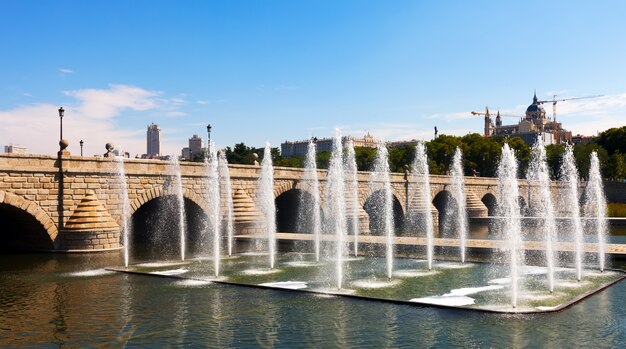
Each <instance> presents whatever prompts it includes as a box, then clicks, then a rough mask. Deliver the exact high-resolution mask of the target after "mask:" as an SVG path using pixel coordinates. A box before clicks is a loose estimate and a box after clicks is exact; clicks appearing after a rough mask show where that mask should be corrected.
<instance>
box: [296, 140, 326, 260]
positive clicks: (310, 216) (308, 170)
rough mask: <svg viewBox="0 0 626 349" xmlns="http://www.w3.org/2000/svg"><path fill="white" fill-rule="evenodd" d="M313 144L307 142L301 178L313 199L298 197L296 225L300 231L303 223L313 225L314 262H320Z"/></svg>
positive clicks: (315, 167) (318, 198) (316, 184)
mask: <svg viewBox="0 0 626 349" xmlns="http://www.w3.org/2000/svg"><path fill="white" fill-rule="evenodd" d="M315 154H316V151H315V142H314V141H313V139H311V140H309V146H308V150H307V155H306V160H305V163H304V174H303V176H302V182H303V183H304V186H306V188H307V189H308V190H309V193H310V194H311V196H312V197H313V200H312V201H309V200H306V197H305V196H304V193H301V195H300V206H299V207H300V212H298V217H297V219H298V224H299V225H300V227H299V228H300V229H299V230H302V229H303V228H304V227H303V226H302V225H303V223H304V222H305V221H309V220H311V221H312V223H313V226H312V233H313V236H314V241H315V244H314V250H315V261H316V262H319V261H320V236H321V234H322V232H321V230H322V217H321V213H320V202H319V201H320V187H319V181H318V178H317V163H316V159H315Z"/></svg>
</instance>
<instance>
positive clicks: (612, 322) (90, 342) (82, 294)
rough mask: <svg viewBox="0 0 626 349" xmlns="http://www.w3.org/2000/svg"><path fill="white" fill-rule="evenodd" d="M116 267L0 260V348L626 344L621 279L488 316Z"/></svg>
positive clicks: (112, 260)
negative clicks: (570, 298)
mask: <svg viewBox="0 0 626 349" xmlns="http://www.w3.org/2000/svg"><path fill="white" fill-rule="evenodd" d="M122 263H123V256H122V255H121V253H120V254H119V255H118V254H115V253H114V254H106V255H56V254H17V255H2V256H0V347H3V348H5V347H9V348H11V347H20V348H23V347H29V348H55V347H68V348H74V347H105V348H109V347H110V348H118V347H153V348H154V347H209V348H257V347H262V348H300V347H302V348H331V347H341V348H364V347H371V348H381V347H442V348H447V347H452V346H456V347H468V348H473V347H476V348H483V347H499V348H503V347H563V348H570V347H594V348H602V347H605V348H616V347H624V346H625V345H626V282H621V283H618V284H617V285H615V286H612V287H610V288H608V289H606V290H604V291H602V292H600V293H598V294H596V295H594V296H593V297H591V298H588V299H587V300H585V301H583V302H581V303H579V304H576V305H574V306H573V307H571V308H569V309H567V310H564V311H562V312H560V313H556V314H542V315H530V316H529V315H498V314H485V313H478V312H468V311H463V310H449V309H439V308H431V307H421V306H417V305H416V306H410V305H398V304H389V303H382V302H376V301H366V300H358V299H346V298H340V297H322V296H314V295H309V294H301V293H296V292H290V291H280V290H264V289H253V288H246V287H238V286H226V285H218V284H207V283H201V282H193V281H181V280H176V279H171V278H162V277H156V276H141V275H128V274H121V273H112V272H107V271H105V270H104V269H103V268H104V267H107V266H113V265H116V266H119V265H122ZM613 263H614V264H613V266H614V267H620V268H625V267H626V263H623V262H613Z"/></svg>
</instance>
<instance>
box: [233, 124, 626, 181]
mask: <svg viewBox="0 0 626 349" xmlns="http://www.w3.org/2000/svg"><path fill="white" fill-rule="evenodd" d="M505 143H508V144H509V146H510V147H511V148H512V149H513V150H514V152H515V156H516V157H517V160H518V163H519V174H518V175H519V176H520V177H524V175H525V174H526V170H527V169H528V165H529V162H530V154H531V148H530V147H529V146H528V145H526V143H524V141H523V140H522V139H521V138H519V137H503V136H498V137H487V138H486V137H483V136H481V135H479V134H477V133H473V134H468V135H465V136H461V137H458V136H449V135H440V136H438V137H437V138H435V139H433V140H431V141H429V142H426V149H427V152H428V162H429V164H428V165H429V168H430V173H431V174H447V173H448V171H449V170H450V167H451V165H452V157H453V156H454V152H455V150H456V148H457V147H460V148H461V150H462V152H463V168H464V171H465V174H466V175H467V176H472V175H476V176H483V177H494V176H496V172H497V168H498V162H499V161H500V153H501V149H502V146H503V145H504V144H505ZM593 151H596V152H597V153H598V158H599V160H600V166H601V172H602V174H603V176H604V177H605V178H607V179H611V180H619V181H622V180H625V179H626V126H624V127H621V128H611V129H609V130H606V131H604V132H602V133H601V134H600V135H599V136H598V137H597V138H595V139H594V140H593V141H591V142H589V143H579V144H576V145H574V157H575V158H576V164H577V166H578V170H579V173H580V175H581V177H583V178H588V176H589V156H590V154H591V152H593ZM564 152H565V145H563V144H559V145H555V144H553V145H548V146H546V154H547V158H548V165H549V167H550V172H551V175H552V177H553V178H558V176H559V168H560V166H561V159H562V157H563V153H564ZM253 153H256V154H258V157H259V160H258V161H259V162H261V161H262V158H263V148H252V147H249V146H246V145H245V144H244V143H239V144H236V145H235V146H234V147H233V148H231V147H226V149H225V154H226V158H227V159H228V162H229V163H231V164H252V163H253V161H254V158H253V155H252V154H253ZM355 155H356V162H357V167H358V169H359V170H360V171H368V170H371V169H372V166H373V164H374V160H375V158H376V149H375V148H364V147H356V148H355ZM414 157H415V146H414V145H405V146H400V147H394V148H391V149H389V166H390V168H391V171H393V172H403V171H404V168H405V165H406V166H408V168H409V169H410V168H411V165H412V162H413V158H414ZM329 160H330V153H329V152H319V153H317V156H316V161H317V166H318V168H320V169H327V168H328V164H329ZM272 161H273V163H274V166H284V167H304V157H298V156H294V157H284V158H283V157H281V156H280V152H279V150H278V148H272Z"/></svg>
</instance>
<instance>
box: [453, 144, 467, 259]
mask: <svg viewBox="0 0 626 349" xmlns="http://www.w3.org/2000/svg"><path fill="white" fill-rule="evenodd" d="M450 175H451V176H452V186H451V188H450V191H451V192H452V196H453V197H454V199H455V200H456V203H457V205H458V206H457V207H458V213H459V215H458V217H457V229H458V236H459V243H460V250H461V263H465V245H466V244H467V243H466V240H467V231H468V226H467V210H466V206H467V204H466V201H465V183H464V177H463V155H462V153H461V149H460V148H459V147H457V148H456V151H455V152H454V157H453V158H452V168H451V169H450Z"/></svg>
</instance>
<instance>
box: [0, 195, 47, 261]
mask: <svg viewBox="0 0 626 349" xmlns="http://www.w3.org/2000/svg"><path fill="white" fill-rule="evenodd" d="M0 221H2V227H0V232H3V231H8V233H12V232H11V230H14V229H24V227H26V230H27V231H29V232H30V233H27V234H29V235H31V236H22V237H20V238H24V239H31V240H33V241H31V242H30V243H27V244H24V246H22V248H33V247H34V248H36V249H44V250H53V249H54V241H55V239H56V237H57V235H58V228H57V226H56V225H55V224H54V221H53V220H52V218H50V215H48V213H47V212H46V211H45V210H44V209H43V208H41V206H39V205H38V204H37V203H35V202H34V201H30V200H27V199H25V198H23V197H21V196H19V195H15V194H13V193H10V192H5V191H0ZM18 244H19V243H18ZM16 247H20V246H16Z"/></svg>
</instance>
